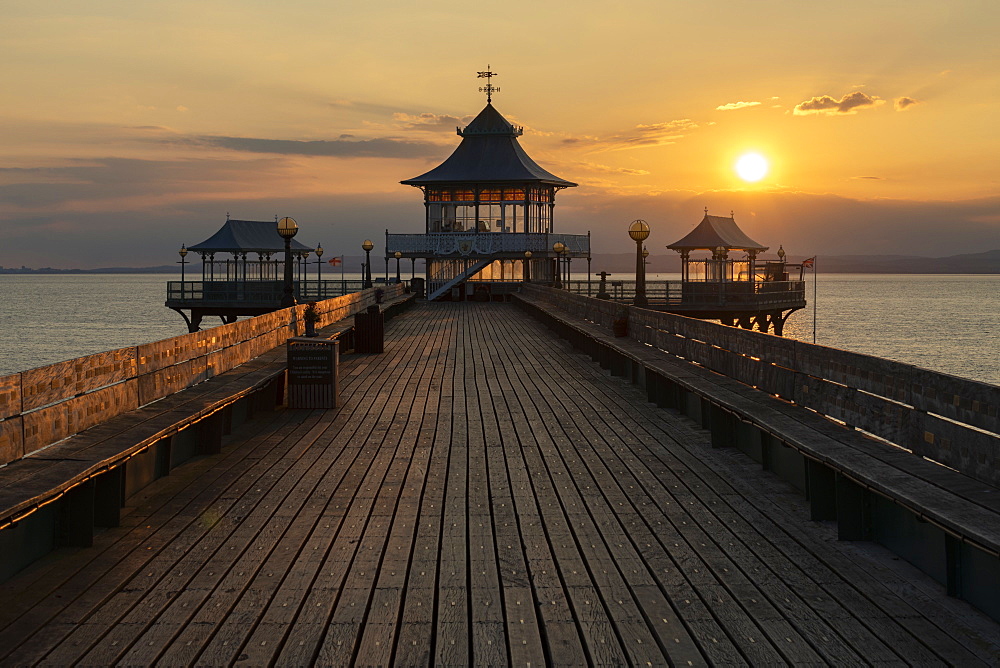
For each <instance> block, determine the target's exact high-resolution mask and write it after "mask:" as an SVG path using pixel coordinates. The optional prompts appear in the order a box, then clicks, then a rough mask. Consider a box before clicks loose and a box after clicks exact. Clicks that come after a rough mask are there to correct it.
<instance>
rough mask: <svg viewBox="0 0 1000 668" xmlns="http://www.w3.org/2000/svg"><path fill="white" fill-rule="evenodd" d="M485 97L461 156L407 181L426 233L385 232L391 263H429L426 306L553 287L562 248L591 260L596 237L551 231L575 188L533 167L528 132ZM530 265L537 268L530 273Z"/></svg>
mask: <svg viewBox="0 0 1000 668" xmlns="http://www.w3.org/2000/svg"><path fill="white" fill-rule="evenodd" d="M480 76H483V77H486V78H487V79H490V78H491V77H493V76H496V75H495V74H494V73H493V72H489V71H487V72H481V73H480ZM482 90H483V91H484V92H486V93H487V104H486V107H485V108H483V110H482V111H481V112H480V113H479V115H478V116H476V118H475V119H474V120H473V121H472V122H471V123H469V125H468V126H467V127H466V128H464V129H462V128H458V129H457V132H458V135H459V136H460V137H462V142H461V143H460V144H459V145H458V148H456V149H455V152H454V153H452V154H451V156H450V157H449V158H448V159H447V160H445V161H444V162H443V163H441V164H440V165H438V166H437V167H435V168H434V169H432V170H430V171H429V172H427V173H425V174H422V175H420V176H417V177H414V178H412V179H407V180H405V181H401V183H403V184H405V185H409V186H414V187H416V188H420V189H421V190H422V191H423V193H424V207H425V210H426V231H425V233H424V234H389V232H388V230H386V255H385V257H386V261H387V262H388V259H389V258H391V257H395V253H397V252H399V253H401V257H404V258H411V260H412V259H415V258H424V259H425V260H426V266H427V295H428V299H438V298H442V297H445V296H448V295H449V294H453V295H454V296H456V297H458V298H464V297H465V296H466V295H471V294H472V292H473V290H478V291H479V292H480V294H481V295H483V294H486V295H488V294H489V292H490V291H497V292H498V291H501V290H503V289H505V288H513V287H516V285H518V284H520V282H521V281H522V280H523V277H524V276H526V275H529V276H531V280H533V281H535V282H550V281H553V280H554V278H555V276H556V272H557V269H556V258H557V253H556V252H555V251H554V250H553V245H554V244H556V243H562V244H563V245H564V246H565V247H566V248H567V249H568V252H567V253H566V254H565V255H564V257H567V258H570V257H582V258H588V259H589V258H590V235H585V234H555V233H554V232H553V230H554V224H553V218H554V211H555V199H556V193H557V192H558V191H559V190H561V189H563V188H572V187H574V186H576V184H575V183H573V182H571V181H566V180H565V179H561V178H559V177H558V176H555V175H554V174H552V173H550V172H548V171H546V170H545V169H543V168H542V167H540V166H539V165H538V163H536V162H535V161H534V160H532V159H531V157H530V156H529V155H528V154H527V153H525V151H524V149H523V148H521V145H520V144H519V143H518V140H517V138H518V137H519V136H520V135H521V134H522V132H523V129H522V128H520V127H517V126H515V125H512V124H511V123H509V122H508V121H507V120H506V119H505V118H504V117H503V116H502V115H501V114H500V112H498V111H497V110H496V109H495V108H494V107H493V104H492V102H491V99H492V97H491V95H492V93H493V92H494V91H496V90H497V89H496V88H494V87H492V86H491V85H487V86H486V87H484V88H483V89H482ZM525 252H530V255H528V256H525ZM526 263H530V265H531V266H530V268H528V269H527V270H525V265H526ZM466 283H468V284H469V285H468V287H467V288H466V290H464V291H463V290H461V286H462V285H463V284H466ZM505 284H506V285H505ZM453 288H455V290H454V291H452V289H453Z"/></svg>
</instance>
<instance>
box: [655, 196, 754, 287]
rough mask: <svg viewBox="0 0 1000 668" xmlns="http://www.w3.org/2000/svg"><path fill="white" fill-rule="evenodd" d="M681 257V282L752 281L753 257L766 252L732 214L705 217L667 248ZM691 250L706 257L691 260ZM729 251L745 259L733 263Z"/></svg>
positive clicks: (706, 210)
mask: <svg viewBox="0 0 1000 668" xmlns="http://www.w3.org/2000/svg"><path fill="white" fill-rule="evenodd" d="M667 248H669V249H670V250H674V251H677V252H679V253H680V254H681V280H682V281H684V282H709V281H711V282H720V281H753V280H754V276H755V272H756V261H757V255H758V254H760V253H763V252H764V251H766V250H767V248H768V247H767V246H764V245H761V244H759V243H757V242H756V241H754V240H753V239H751V238H750V237H748V236H747V235H746V233H745V232H744V231H743V230H741V229H740V227H739V225H737V224H736V219H735V214H730V215H729V217H728V218H727V217H725V216H711V215H709V213H708V209H705V217H704V218H702V220H701V222H700V223H698V225H697V226H696V227H695V228H694V229H693V230H691V231H690V232H688V234H687V235H685V236H684V238H682V239H680V240H679V241H675V242H674V243H672V244H670V245H668V246H667ZM693 251H707V252H709V253H710V254H711V255H710V257H707V258H706V257H702V258H695V259H692V258H691V253H692V252H693ZM732 251H743V252H745V253H746V258H745V259H740V260H733V259H730V257H729V254H730V253H731V252H732Z"/></svg>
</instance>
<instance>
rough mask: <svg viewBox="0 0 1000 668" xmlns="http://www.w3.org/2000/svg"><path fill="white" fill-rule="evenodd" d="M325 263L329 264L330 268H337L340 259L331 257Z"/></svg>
mask: <svg viewBox="0 0 1000 668" xmlns="http://www.w3.org/2000/svg"><path fill="white" fill-rule="evenodd" d="M327 262H329V263H330V265H331V266H334V267H339V266H340V263H341V258H340V257H331V258H330V259H329V260H327Z"/></svg>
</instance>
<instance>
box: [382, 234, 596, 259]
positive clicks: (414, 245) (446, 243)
mask: <svg viewBox="0 0 1000 668" xmlns="http://www.w3.org/2000/svg"><path fill="white" fill-rule="evenodd" d="M556 242H560V243H562V244H563V245H564V246H566V248H567V249H568V251H569V255H570V257H588V256H589V255H590V236H589V235H587V234H554V233H547V232H478V233H477V232H441V233H432V234H388V235H386V248H385V252H386V257H392V256H393V255H394V254H395V253H396V252H397V251H398V252H400V253H402V254H403V257H423V258H436V257H440V258H456V257H469V258H475V257H483V256H493V257H497V256H499V257H504V258H505V259H524V253H525V251H531V254H532V256H533V257H534V258H545V257H555V256H556V254H555V251H553V250H552V246H553V244H555V243H556Z"/></svg>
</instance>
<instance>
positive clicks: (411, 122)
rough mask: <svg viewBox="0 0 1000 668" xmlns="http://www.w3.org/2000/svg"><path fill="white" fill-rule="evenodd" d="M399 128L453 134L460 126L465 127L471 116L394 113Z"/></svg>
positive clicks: (393, 116)
mask: <svg viewBox="0 0 1000 668" xmlns="http://www.w3.org/2000/svg"><path fill="white" fill-rule="evenodd" d="M392 118H393V120H395V121H396V122H397V124H398V126H399V127H401V128H403V129H405V130H447V131H449V132H454V131H455V128H457V127H458V126H460V125H467V124H468V123H469V121H471V120H472V116H462V117H458V116H452V115H450V114H432V113H422V114H407V113H403V112H396V113H394V114H393V115H392Z"/></svg>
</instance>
